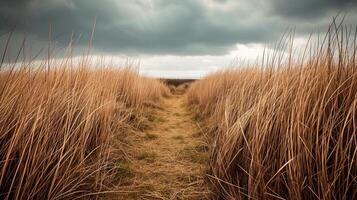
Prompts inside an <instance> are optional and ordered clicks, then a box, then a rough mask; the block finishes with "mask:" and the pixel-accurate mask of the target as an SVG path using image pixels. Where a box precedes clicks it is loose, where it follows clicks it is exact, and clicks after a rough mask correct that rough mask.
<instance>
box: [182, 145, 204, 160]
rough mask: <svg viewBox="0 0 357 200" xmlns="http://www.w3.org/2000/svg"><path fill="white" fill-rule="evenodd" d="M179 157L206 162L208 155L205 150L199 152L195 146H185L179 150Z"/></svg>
mask: <svg viewBox="0 0 357 200" xmlns="http://www.w3.org/2000/svg"><path fill="white" fill-rule="evenodd" d="M179 158H181V159H185V160H188V161H190V162H193V163H199V164H207V163H208V159H209V155H208V154H207V153H206V152H199V151H197V150H196V147H195V146H194V147H187V148H184V149H183V150H181V151H180V153H179Z"/></svg>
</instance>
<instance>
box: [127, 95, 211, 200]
mask: <svg viewBox="0 0 357 200" xmlns="http://www.w3.org/2000/svg"><path fill="white" fill-rule="evenodd" d="M162 107H163V109H161V110H157V111H156V113H155V114H154V116H153V118H154V119H153V120H152V122H151V123H152V124H151V125H150V128H149V129H148V130H146V131H144V133H142V135H141V136H140V137H137V138H136V141H134V142H135V152H134V155H135V156H134V159H133V160H132V162H131V168H132V170H133V172H134V174H135V177H134V178H133V179H132V182H131V183H130V185H129V187H128V188H130V190H132V191H131V192H129V193H128V194H126V195H124V196H125V197H121V198H123V199H150V200H151V199H192V200H195V199H206V198H207V196H209V189H208V187H207V186H206V185H205V182H204V175H205V172H206V170H207V161H208V157H209V153H208V146H207V145H206V144H205V143H204V139H203V138H202V137H203V136H201V134H200V129H199V127H198V125H197V124H196V123H195V122H194V121H193V115H192V112H190V111H189V110H188V107H187V105H186V103H185V98H184V95H173V96H172V97H170V98H167V99H166V100H165V102H164V104H163V106H162ZM121 196H123V195H121Z"/></svg>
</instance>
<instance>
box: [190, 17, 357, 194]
mask: <svg viewBox="0 0 357 200" xmlns="http://www.w3.org/2000/svg"><path fill="white" fill-rule="evenodd" d="M312 49H313V50H312V51H311V52H309V54H308V55H309V58H305V60H304V61H301V60H300V61H299V62H297V61H294V60H293V59H292V56H287V57H286V59H283V57H279V55H280V54H279V53H277V54H275V55H272V56H271V57H270V58H269V59H268V61H267V62H264V63H263V64H264V66H259V67H250V68H241V69H233V70H227V71H223V72H218V73H215V74H212V75H209V76H208V77H206V78H204V79H203V80H201V81H198V82H196V83H194V84H193V85H192V86H191V88H190V90H189V93H188V100H189V102H190V104H191V105H193V106H195V107H196V108H197V109H198V114H199V116H200V117H201V118H203V120H204V122H205V124H206V125H207V128H208V130H209V133H210V135H211V138H212V146H213V147H212V149H213V150H212V155H211V161H210V167H211V172H210V180H211V181H212V182H213V184H214V185H215V188H216V194H217V196H218V197H217V198H220V199H354V198H356V197H357V155H356V154H357V148H356V146H357V60H356V49H357V45H356V34H355V33H354V32H353V31H348V30H347V29H345V27H344V26H337V25H336V24H335V23H333V24H332V25H331V27H330V29H329V32H328V34H327V35H326V37H325V40H324V41H323V42H321V40H320V42H319V43H318V44H317V47H315V48H312Z"/></svg>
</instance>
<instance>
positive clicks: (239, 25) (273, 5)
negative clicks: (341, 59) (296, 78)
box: [0, 0, 356, 55]
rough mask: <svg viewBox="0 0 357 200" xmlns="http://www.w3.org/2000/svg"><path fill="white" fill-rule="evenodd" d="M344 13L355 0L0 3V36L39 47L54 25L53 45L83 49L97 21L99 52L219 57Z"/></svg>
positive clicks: (353, 8)
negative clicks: (14, 35)
mask: <svg viewBox="0 0 357 200" xmlns="http://www.w3.org/2000/svg"><path fill="white" fill-rule="evenodd" d="M347 8H348V10H351V12H354V13H355V12H356V3H355V0H299V1H297V0H267V1H264V2H262V1H259V0H250V1H248V0H180V1H176V0H132V1H126V0H100V1H97V0H51V1H50V0H1V1H0V31H1V32H4V31H7V30H10V29H12V28H15V30H16V31H17V32H18V33H26V34H28V35H29V36H30V38H32V39H33V40H36V41H40V42H42V44H43V43H45V42H46V41H47V40H48V30H49V28H48V27H49V24H51V27H52V33H53V35H52V39H53V40H54V42H55V43H56V44H57V45H60V46H65V45H66V44H67V43H68V42H69V38H70V36H71V34H72V32H74V33H75V36H76V37H79V35H81V39H80V40H79V42H78V45H79V46H86V45H87V44H88V42H89V38H90V33H91V29H92V26H93V23H94V19H95V18H96V20H97V23H96V31H95V39H94V42H93V45H94V48H95V50H96V51H101V52H107V53H113V54H114V53H124V54H160V55H163V54H173V55H221V54H226V53H227V52H229V51H230V50H231V49H232V48H234V47H235V44H237V43H243V44H249V43H268V42H273V41H275V40H276V39H278V38H279V37H280V36H281V34H282V32H284V30H286V29H287V28H288V27H289V26H294V25H295V24H300V26H301V27H299V28H300V29H301V30H302V31H300V32H299V33H301V34H307V32H308V30H309V31H311V30H310V28H312V27H318V26H319V25H323V24H324V23H326V17H327V16H328V15H331V14H332V15H333V14H337V13H338V12H339V11H343V10H345V9H347ZM18 38H20V37H19V36H18ZM0 41H1V40H0Z"/></svg>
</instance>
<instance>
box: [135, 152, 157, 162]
mask: <svg viewBox="0 0 357 200" xmlns="http://www.w3.org/2000/svg"><path fill="white" fill-rule="evenodd" d="M156 157H157V154H156V153H155V152H140V153H139V154H138V155H137V156H136V158H137V159H138V160H145V161H147V162H155V159H156Z"/></svg>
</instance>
